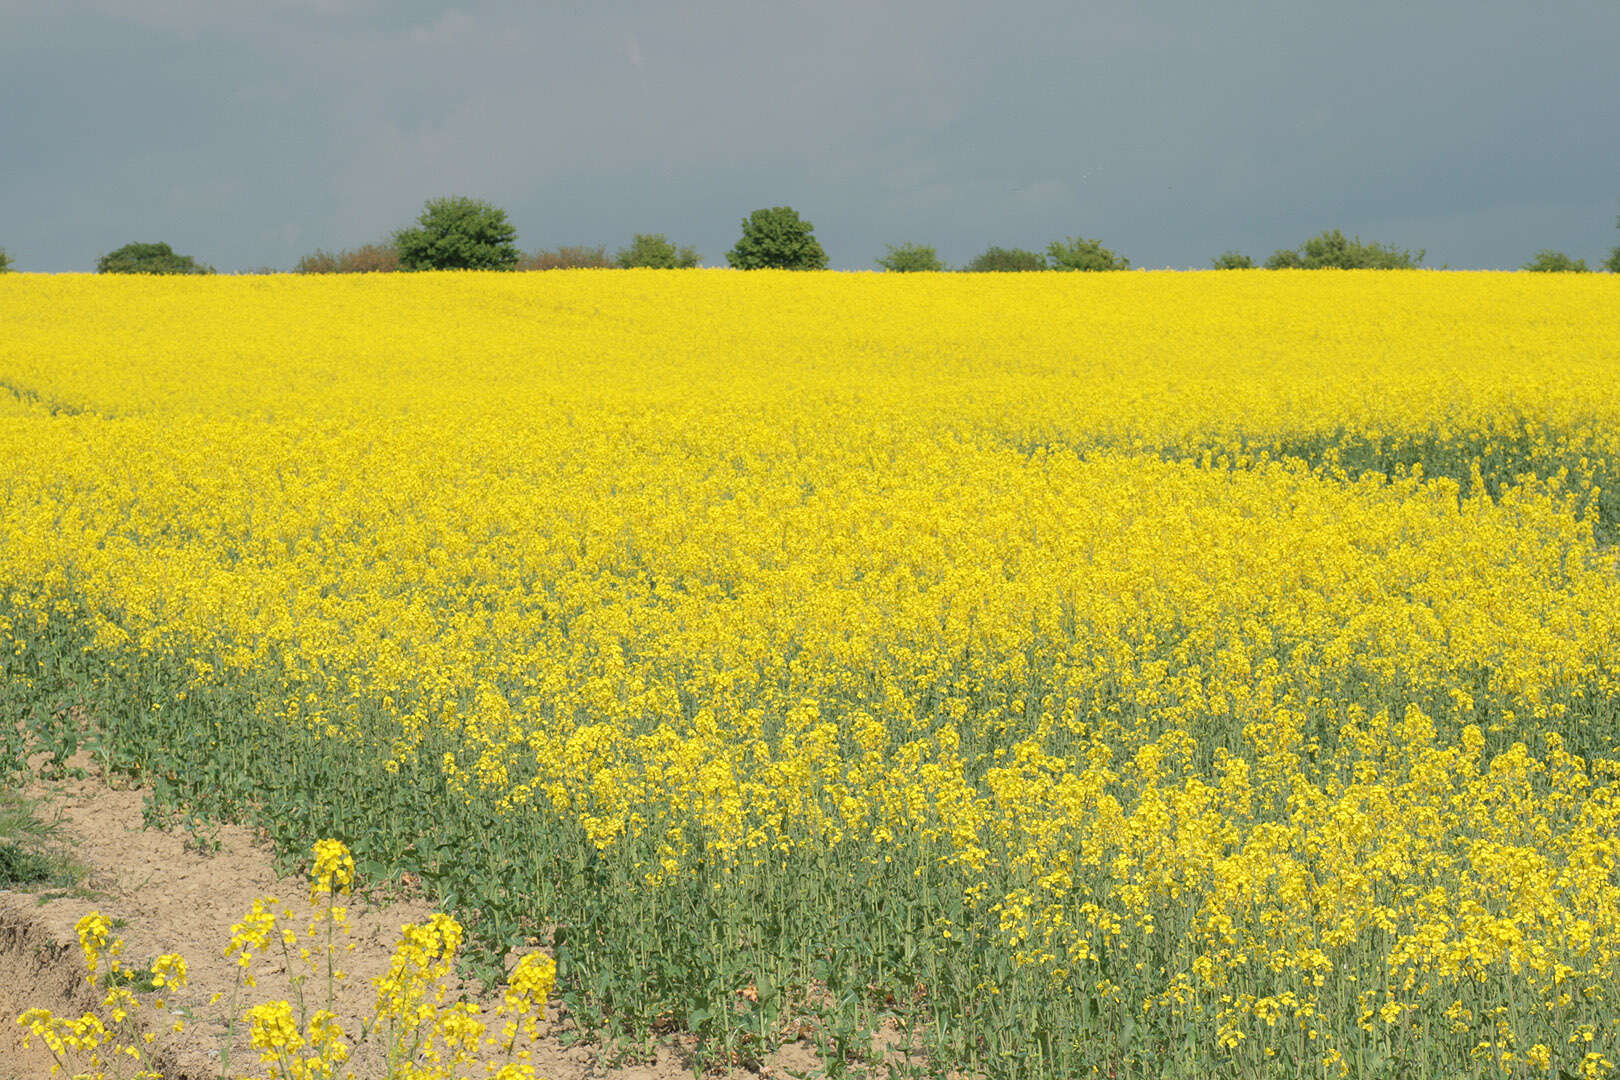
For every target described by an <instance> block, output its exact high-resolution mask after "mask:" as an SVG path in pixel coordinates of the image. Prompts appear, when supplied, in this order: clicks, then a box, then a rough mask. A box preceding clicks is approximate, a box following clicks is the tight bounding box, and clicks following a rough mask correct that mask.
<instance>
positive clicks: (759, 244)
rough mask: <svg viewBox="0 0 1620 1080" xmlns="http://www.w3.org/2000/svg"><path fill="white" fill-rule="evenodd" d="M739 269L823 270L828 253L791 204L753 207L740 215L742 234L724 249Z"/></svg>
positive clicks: (730, 260) (729, 259)
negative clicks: (728, 247)
mask: <svg viewBox="0 0 1620 1080" xmlns="http://www.w3.org/2000/svg"><path fill="white" fill-rule="evenodd" d="M726 262H728V263H730V264H731V265H732V266H733V267H735V268H736V269H738V270H765V269H775V270H825V269H826V268H827V253H826V252H825V251H823V250H822V249H821V244H820V243H819V242H818V241H817V240H816V238H815V226H813V225H811V224H810V223H809V222H808V221H805V220H804V219H803V218H801V217H799V212H798V211H797V210H795V209H793V208H792V207H791V206H773V207H771V208H769V209H761V210H755V211H754V212H753V213H752V214H749V215H748V216H747V217H745V218H743V222H742V237H741V238H740V239H738V241H737V246H736V247H734V248H732V249H731V250H730V251H728V252H726Z"/></svg>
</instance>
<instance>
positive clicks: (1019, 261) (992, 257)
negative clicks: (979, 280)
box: [962, 247, 1048, 274]
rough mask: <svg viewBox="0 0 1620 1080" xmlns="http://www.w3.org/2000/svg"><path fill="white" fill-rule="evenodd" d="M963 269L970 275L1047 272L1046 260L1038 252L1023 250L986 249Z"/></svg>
mask: <svg viewBox="0 0 1620 1080" xmlns="http://www.w3.org/2000/svg"><path fill="white" fill-rule="evenodd" d="M962 269H964V270H966V271H967V272H968V273H970V274H1011V273H1020V272H1026V271H1030V270H1046V269H1048V267H1047V265H1046V258H1045V257H1044V256H1042V255H1041V254H1040V252H1037V251H1026V250H1024V249H1023V248H1003V247H989V248H986V249H985V251H984V253H983V254H982V255H979V256H977V257H976V258H975V259H974V260H973V261H972V262H970V263H968V264H967V265H966V266H964V267H963V268H962Z"/></svg>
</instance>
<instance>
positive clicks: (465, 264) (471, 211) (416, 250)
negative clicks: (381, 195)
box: [394, 195, 519, 270]
mask: <svg viewBox="0 0 1620 1080" xmlns="http://www.w3.org/2000/svg"><path fill="white" fill-rule="evenodd" d="M416 221H417V224H416V225H415V227H413V228H409V229H401V230H399V232H397V233H395V234H394V247H395V248H397V249H398V251H399V265H400V269H402V270H510V269H512V268H513V267H515V266H516V265H517V263H518V258H519V255H518V249H517V228H516V227H515V226H513V224H512V223H511V222H510V221H508V220H506V211H505V210H502V209H500V208H499V207H496V206H491V205H490V204H489V203H487V202H484V201H483V200H482V199H469V198H467V197H466V196H462V195H452V196H448V197H446V198H442V199H429V200H428V201H427V205H426V206H425V207H424V208H423V209H422V213H421V214H420V215H418V217H417V219H416Z"/></svg>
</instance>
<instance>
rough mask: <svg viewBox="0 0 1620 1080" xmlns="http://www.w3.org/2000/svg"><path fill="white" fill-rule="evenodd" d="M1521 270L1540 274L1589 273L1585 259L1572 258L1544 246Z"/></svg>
mask: <svg viewBox="0 0 1620 1080" xmlns="http://www.w3.org/2000/svg"><path fill="white" fill-rule="evenodd" d="M1519 269H1520V270H1529V271H1531V272H1533V273H1538V274H1584V273H1587V272H1588V270H1587V266H1586V260H1585V259H1572V258H1570V257H1569V256H1568V255H1565V254H1564V253H1563V252H1562V251H1554V250H1553V249H1552V248H1542V249H1541V250H1540V251H1538V252H1536V257H1535V258H1533V259H1531V260H1530V261H1529V262H1527V263H1525V264H1524V265H1523V266H1521V267H1519Z"/></svg>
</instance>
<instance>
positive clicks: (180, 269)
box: [96, 244, 213, 274]
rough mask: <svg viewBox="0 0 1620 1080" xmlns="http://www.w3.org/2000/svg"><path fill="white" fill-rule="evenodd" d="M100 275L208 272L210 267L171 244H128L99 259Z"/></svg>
mask: <svg viewBox="0 0 1620 1080" xmlns="http://www.w3.org/2000/svg"><path fill="white" fill-rule="evenodd" d="M96 272H97V273H98V274H209V273H212V272H213V270H212V268H211V267H208V266H205V265H203V264H202V263H199V262H198V261H197V260H196V259H193V258H192V257H191V256H190V255H181V254H179V253H177V252H176V251H175V250H174V249H173V248H171V247H170V246H169V245H168V244H125V245H124V246H123V247H121V248H119V249H118V250H117V251H114V252H110V253H109V254H106V255H103V256H102V257H101V258H99V259H97V260H96Z"/></svg>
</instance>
